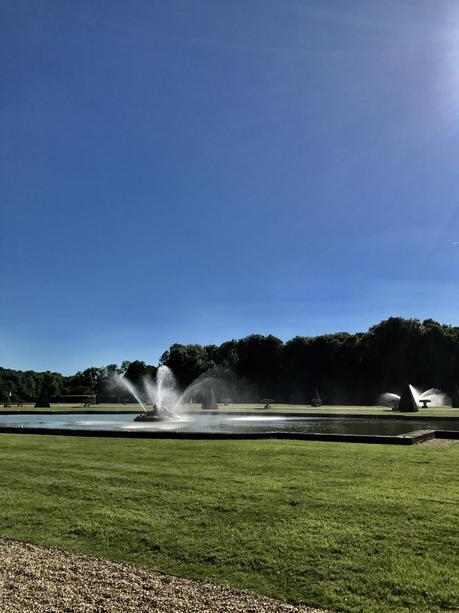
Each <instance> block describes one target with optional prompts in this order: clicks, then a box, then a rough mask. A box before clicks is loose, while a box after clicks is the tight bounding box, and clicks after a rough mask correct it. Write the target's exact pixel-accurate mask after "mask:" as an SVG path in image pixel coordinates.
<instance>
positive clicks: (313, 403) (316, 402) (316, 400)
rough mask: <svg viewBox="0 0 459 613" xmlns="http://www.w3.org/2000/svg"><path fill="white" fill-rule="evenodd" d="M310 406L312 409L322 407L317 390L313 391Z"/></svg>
mask: <svg viewBox="0 0 459 613" xmlns="http://www.w3.org/2000/svg"><path fill="white" fill-rule="evenodd" d="M311 406H312V407H320V406H322V398H321V397H320V396H319V390H318V389H317V388H316V389H315V390H314V396H313V397H312V398H311Z"/></svg>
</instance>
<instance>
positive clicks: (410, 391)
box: [378, 383, 450, 412]
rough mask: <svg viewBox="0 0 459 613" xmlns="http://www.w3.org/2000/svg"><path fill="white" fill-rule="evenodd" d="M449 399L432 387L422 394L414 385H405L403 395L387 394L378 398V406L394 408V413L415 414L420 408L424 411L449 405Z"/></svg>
mask: <svg viewBox="0 0 459 613" xmlns="http://www.w3.org/2000/svg"><path fill="white" fill-rule="evenodd" d="M449 401H450V400H449V398H448V396H447V395H446V394H444V393H443V392H442V391H441V390H439V389H437V388H435V387H431V388H429V389H427V390H426V391H425V392H421V391H420V390H419V389H416V388H415V387H414V386H413V385H409V384H408V383H407V384H405V387H404V389H403V391H402V395H401V396H399V395H398V394H393V393H391V392H386V393H385V394H381V396H379V397H378V404H382V405H384V406H392V408H393V410H394V411H402V412H414V411H418V410H419V407H420V406H422V408H423V409H426V408H428V406H427V405H429V407H442V406H446V405H447V404H448V403H449Z"/></svg>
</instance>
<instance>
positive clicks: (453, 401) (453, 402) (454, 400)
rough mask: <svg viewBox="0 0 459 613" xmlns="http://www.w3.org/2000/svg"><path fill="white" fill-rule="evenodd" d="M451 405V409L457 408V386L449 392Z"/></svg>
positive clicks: (458, 403)
mask: <svg viewBox="0 0 459 613" xmlns="http://www.w3.org/2000/svg"><path fill="white" fill-rule="evenodd" d="M451 406H452V407H453V409H459V388H457V387H456V388H455V389H454V391H453V393H452V394H451Z"/></svg>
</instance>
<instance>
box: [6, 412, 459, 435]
mask: <svg viewBox="0 0 459 613" xmlns="http://www.w3.org/2000/svg"><path fill="white" fill-rule="evenodd" d="M134 417H135V415H132V414H131V415H114V414H106V413H99V414H93V415H84V414H77V413H74V414H72V415H62V414H61V415H0V426H10V427H23V428H65V429H79V430H124V431H139V430H141V431H166V432H229V433H245V432H319V433H333V434H380V435H397V434H405V433H407V432H411V431H413V430H457V431H459V419H451V420H445V421H443V420H438V421H437V420H427V419H425V420H417V419H374V418H363V417H359V418H354V419H352V418H333V417H325V418H324V417H276V416H273V415H271V416H261V415H254V416H249V415H246V416H240V415H234V416H231V415H203V414H198V415H193V416H184V417H182V418H180V419H176V420H171V421H162V422H135V421H134Z"/></svg>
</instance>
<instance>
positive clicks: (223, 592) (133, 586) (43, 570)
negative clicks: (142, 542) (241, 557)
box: [0, 539, 324, 613]
mask: <svg viewBox="0 0 459 613" xmlns="http://www.w3.org/2000/svg"><path fill="white" fill-rule="evenodd" d="M0 559H1V564H0V611H1V612H5V613H6V612H8V613H16V612H18V611H20V612H21V613H25V612H26V613H42V612H45V611H46V613H77V612H78V613H80V612H84V613H96V612H97V613H105V612H110V613H111V612H113V613H121V612H122V613H130V612H133V613H134V612H135V613H144V612H146V611H155V612H157V613H198V612H199V613H229V612H231V613H233V612H234V613H238V612H244V613H249V612H251V613H295V612H298V613H300V612H301V613H324V612H323V611H319V610H318V609H310V608H308V607H294V606H291V605H287V604H285V603H282V602H278V601H276V600H272V599H270V598H264V597H261V596H257V595H256V594H253V593H250V592H239V591H236V590H233V589H230V588H227V587H219V586H215V585H212V584H209V583H204V582H201V581H191V580H189V579H181V578H179V577H173V576H169V575H162V574H160V573H157V572H154V571H150V570H147V569H144V568H138V567H135V566H130V565H128V564H119V563H115V562H108V561H106V560H101V559H98V558H91V557H89V556H81V555H76V554H73V553H69V552H66V551H62V550H60V549H53V548H48V547H38V546H36V545H30V544H29V543H20V542H17V541H10V540H3V539H0Z"/></svg>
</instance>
